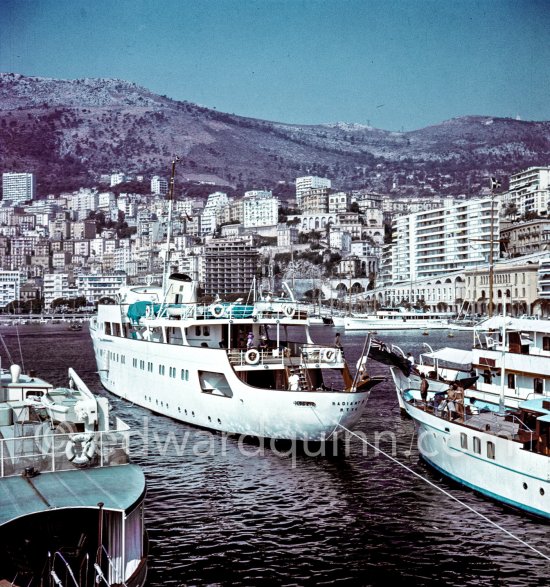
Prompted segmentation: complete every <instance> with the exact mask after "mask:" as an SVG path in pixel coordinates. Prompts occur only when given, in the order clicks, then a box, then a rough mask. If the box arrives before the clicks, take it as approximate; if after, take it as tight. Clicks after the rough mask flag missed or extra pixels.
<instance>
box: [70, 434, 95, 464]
mask: <svg viewBox="0 0 550 587" xmlns="http://www.w3.org/2000/svg"><path fill="white" fill-rule="evenodd" d="M77 444H80V451H79V450H78V449H77ZM96 448H97V445H96V442H95V440H94V435H93V434H89V433H83V434H73V435H72V436H71V437H70V438H69V442H67V446H66V447H65V456H66V457H67V459H68V461H69V462H71V463H72V464H73V465H74V466H75V467H86V466H88V465H89V464H90V463H91V461H92V459H93V458H94V455H95V451H96Z"/></svg>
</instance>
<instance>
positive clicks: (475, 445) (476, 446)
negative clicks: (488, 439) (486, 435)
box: [474, 436, 481, 455]
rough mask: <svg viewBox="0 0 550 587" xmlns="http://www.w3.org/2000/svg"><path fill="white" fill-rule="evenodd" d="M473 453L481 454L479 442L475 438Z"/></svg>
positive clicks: (475, 437)
mask: <svg viewBox="0 0 550 587" xmlns="http://www.w3.org/2000/svg"><path fill="white" fill-rule="evenodd" d="M474 452H475V453H477V454H478V455H480V454H481V440H480V439H479V438H478V437H477V436H474Z"/></svg>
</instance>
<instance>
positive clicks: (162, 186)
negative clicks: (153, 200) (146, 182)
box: [151, 175, 168, 196]
mask: <svg viewBox="0 0 550 587" xmlns="http://www.w3.org/2000/svg"><path fill="white" fill-rule="evenodd" d="M151 193H152V194H157V195H159V196H165V195H166V194H167V193H168V180H167V179H165V178H164V177H159V176H158V175H154V176H153V177H152V178H151Z"/></svg>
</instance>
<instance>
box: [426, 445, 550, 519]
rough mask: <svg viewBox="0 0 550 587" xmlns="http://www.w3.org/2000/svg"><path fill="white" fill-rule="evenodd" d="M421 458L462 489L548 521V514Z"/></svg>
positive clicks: (549, 516)
mask: <svg viewBox="0 0 550 587" xmlns="http://www.w3.org/2000/svg"><path fill="white" fill-rule="evenodd" d="M422 458H423V459H424V460H425V461H426V462H427V463H428V464H429V465H430V466H431V467H433V468H434V469H436V471H439V472H440V473H442V474H443V475H445V476H446V477H449V479H452V480H453V481H455V482H456V483H459V484H460V485H463V486H464V487H468V488H469V489H473V490H474V491H477V492H478V493H481V494H482V495H485V496H487V497H490V498H491V499H494V500H495V501H499V502H501V503H504V504H506V505H509V506H512V507H514V508H516V509H519V510H522V511H524V512H528V513H530V514H534V515H536V516H539V517H542V518H546V519H550V512H545V511H543V510H538V509H535V508H531V507H529V506H527V505H525V504H522V503H519V502H517V501H513V500H511V499H507V498H505V497H502V496H501V495H498V494H496V493H493V492H491V491H488V490H487V489H483V488H482V487H479V486H477V485H474V484H473V483H468V482H467V481H465V480H464V479H461V478H460V477H456V476H455V475H451V473H449V472H448V471H445V469H442V468H441V467H439V466H438V465H436V464H435V463H434V462H433V461H430V460H429V459H427V458H426V457H424V456H423V457H422Z"/></svg>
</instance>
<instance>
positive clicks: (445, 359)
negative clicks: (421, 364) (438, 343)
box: [421, 347, 472, 371]
mask: <svg viewBox="0 0 550 587" xmlns="http://www.w3.org/2000/svg"><path fill="white" fill-rule="evenodd" d="M421 357H422V359H425V358H429V359H431V360H433V361H438V363H439V364H440V365H441V363H445V364H453V365H456V366H457V367H459V368H460V369H462V370H465V371H469V370H470V367H471V364H472V351H467V350H463V349H456V348H452V347H444V348H442V349H439V350H437V351H431V352H429V353H422V354H421Z"/></svg>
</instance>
